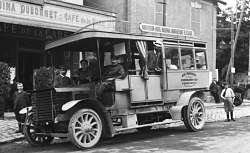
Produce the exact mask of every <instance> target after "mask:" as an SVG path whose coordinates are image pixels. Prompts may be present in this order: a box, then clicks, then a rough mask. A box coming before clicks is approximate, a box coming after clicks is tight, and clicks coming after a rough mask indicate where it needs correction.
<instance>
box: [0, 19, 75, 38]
mask: <svg viewBox="0 0 250 153" xmlns="http://www.w3.org/2000/svg"><path fill="white" fill-rule="evenodd" d="M0 33H5V34H8V35H15V36H28V37H34V38H38V39H41V40H48V41H49V40H55V39H59V38H62V37H65V36H67V35H69V34H71V32H67V31H61V30H53V29H45V28H39V27H30V26H24V25H18V24H9V23H0Z"/></svg>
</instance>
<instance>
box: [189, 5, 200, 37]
mask: <svg viewBox="0 0 250 153" xmlns="http://www.w3.org/2000/svg"><path fill="white" fill-rule="evenodd" d="M200 10H201V9H200V8H196V7H192V9H191V27H192V30H193V31H194V34H195V35H196V36H199V35H200V29H201V28H200V24H201V23H200V14H201V12H200Z"/></svg>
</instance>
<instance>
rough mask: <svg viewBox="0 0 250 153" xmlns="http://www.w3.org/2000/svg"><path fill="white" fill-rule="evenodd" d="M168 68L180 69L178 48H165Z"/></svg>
mask: <svg viewBox="0 0 250 153" xmlns="http://www.w3.org/2000/svg"><path fill="white" fill-rule="evenodd" d="M165 58H166V66H167V69H169V70H177V69H180V61H179V52H178V48H177V47H166V48H165Z"/></svg>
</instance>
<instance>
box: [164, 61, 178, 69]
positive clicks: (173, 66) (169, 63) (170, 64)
mask: <svg viewBox="0 0 250 153" xmlns="http://www.w3.org/2000/svg"><path fill="white" fill-rule="evenodd" d="M166 66H167V69H170V70H177V69H178V67H177V66H176V65H174V64H172V63H171V59H166Z"/></svg>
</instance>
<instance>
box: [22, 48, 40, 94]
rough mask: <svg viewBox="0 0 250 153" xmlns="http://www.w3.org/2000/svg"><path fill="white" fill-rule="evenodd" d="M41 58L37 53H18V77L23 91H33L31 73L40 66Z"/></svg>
mask: <svg viewBox="0 0 250 153" xmlns="http://www.w3.org/2000/svg"><path fill="white" fill-rule="evenodd" d="M42 57H43V56H42V54H41V53H39V52H38V53H37V52H23V51H22V52H19V56H18V58H19V60H18V61H19V62H18V63H19V64H18V74H19V75H18V76H19V81H20V82H22V83H23V85H24V90H32V89H33V71H34V69H38V68H39V67H40V66H41V63H42V62H41V61H42Z"/></svg>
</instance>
